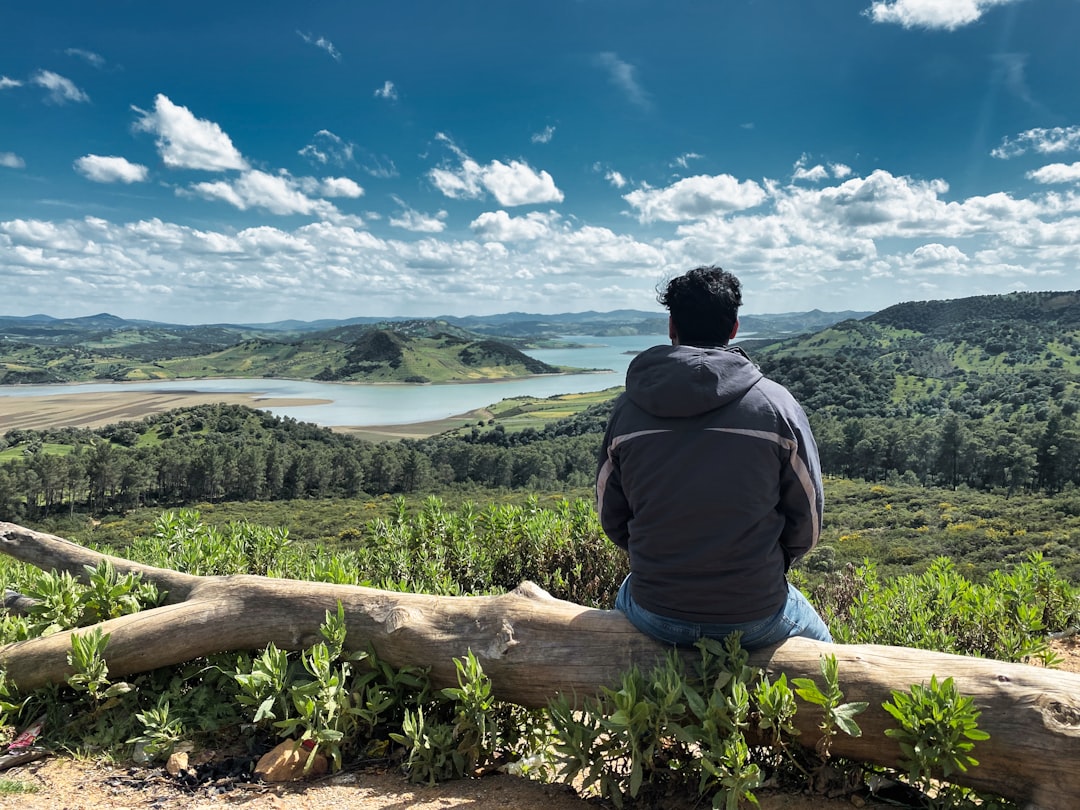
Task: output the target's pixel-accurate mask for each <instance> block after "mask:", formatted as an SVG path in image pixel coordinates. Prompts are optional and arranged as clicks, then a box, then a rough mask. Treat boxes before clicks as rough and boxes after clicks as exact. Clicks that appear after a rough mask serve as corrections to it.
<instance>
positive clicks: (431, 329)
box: [0, 316, 566, 385]
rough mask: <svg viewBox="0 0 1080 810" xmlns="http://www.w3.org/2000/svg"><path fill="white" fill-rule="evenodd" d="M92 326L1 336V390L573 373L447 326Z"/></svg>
mask: <svg viewBox="0 0 1080 810" xmlns="http://www.w3.org/2000/svg"><path fill="white" fill-rule="evenodd" d="M99 322H101V325H100V328H97V324H98V323H99ZM93 323H94V324H95V328H89V327H88V328H87V329H85V330H79V329H68V328H66V327H59V328H56V329H50V330H33V329H30V330H27V329H24V330H23V334H21V335H19V336H17V337H7V338H3V339H0V385H4V384H7V385H11V384H18V383H24V384H27V383H37V384H40V383H65V382H89V381H94V380H113V381H134V380H172V379H195V378H198V379H206V378H211V377H230V378H249V377H276V378H290V379H307V380H321V381H326V382H398V383H430V382H449V381H465V380H490V379H507V378H512V377H521V376H526V375H530V374H557V373H560V372H563V371H566V369H559V368H556V367H554V366H550V365H548V364H546V363H542V362H540V361H538V360H534V359H533V358H531V357H529V356H528V355H526V354H524V353H522V352H521V351H520V350H518V349H517V348H514V347H513V346H510V345H508V344H506V343H503V342H500V341H496V340H493V339H491V338H488V337H486V336H483V335H477V334H475V333H471V332H468V331H467V330H464V329H461V328H459V327H456V326H453V325H451V324H448V323H446V322H444V321H397V322H394V323H392V324H372V325H363V326H346V327H336V328H334V329H329V330H326V331H323V332H314V333H310V334H304V335H301V336H298V337H291V338H290V337H288V336H284V335H281V334H275V333H269V334H265V333H263V334H254V333H252V331H251V330H241V329H235V328H224V327H191V328H171V327H170V328H166V327H160V326H154V325H151V326H132V327H125V328H120V327H118V326H117V325H116V324H115V323H113V322H112V321H111V320H110V319H109V318H108V317H107V316H106V317H102V318H98V319H97V320H95V321H93ZM9 331H10V330H9Z"/></svg>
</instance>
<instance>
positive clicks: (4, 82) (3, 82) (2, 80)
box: [0, 76, 23, 90]
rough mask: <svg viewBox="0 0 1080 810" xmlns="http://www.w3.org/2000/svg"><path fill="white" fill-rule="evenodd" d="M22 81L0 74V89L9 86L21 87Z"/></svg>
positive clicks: (5, 88)
mask: <svg viewBox="0 0 1080 810" xmlns="http://www.w3.org/2000/svg"><path fill="white" fill-rule="evenodd" d="M22 85H23V83H22V82H20V81H19V80H18V79H12V78H10V77H8V76H0V90H7V89H8V88H9V87H22Z"/></svg>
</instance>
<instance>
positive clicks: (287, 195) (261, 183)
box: [188, 170, 336, 217]
mask: <svg viewBox="0 0 1080 810" xmlns="http://www.w3.org/2000/svg"><path fill="white" fill-rule="evenodd" d="M300 185H301V184H300V183H298V182H297V181H296V180H294V179H293V178H292V177H290V176H289V175H287V174H268V173H267V172H263V171H258V170H253V171H246V172H244V173H243V174H241V175H240V176H239V177H238V178H236V179H235V180H233V181H231V182H226V181H223V180H219V181H215V182H206V183H195V184H193V185H192V186H191V188H190V190H189V192H188V193H194V194H197V195H199V196H201V197H205V198H206V199H211V200H213V199H217V200H222V201H224V202H227V203H229V204H230V205H232V206H235V207H236V208H239V209H240V210H241V211H246V210H247V209H249V208H262V209H264V210H266V211H269V212H270V213H272V214H280V215H282V216H285V215H288V214H316V215H319V216H323V217H326V216H332V215H333V214H334V213H336V209H335V208H334V206H333V205H332V204H331V203H328V202H326V201H325V200H316V199H313V198H312V197H309V196H308V195H307V194H305V193H304V191H303V190H302V189H301V188H300Z"/></svg>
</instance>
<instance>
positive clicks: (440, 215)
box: [389, 194, 448, 233]
mask: <svg viewBox="0 0 1080 810" xmlns="http://www.w3.org/2000/svg"><path fill="white" fill-rule="evenodd" d="M393 200H394V202H396V203H397V204H398V205H399V206H400V207H401V212H400V213H399V214H396V215H394V216H391V217H390V220H389V222H390V224H391V225H393V226H394V227H395V228H402V229H404V230H406V231H413V232H415V233H442V232H443V231H444V230H446V218H447V216H448V214H447V213H446V211H442V210H440V211H438V212H436V213H435V214H424V213H421V212H420V211H417V210H415V209H413V208H411V207H410V206H409V205H407V204H406V203H405V201H404V200H402V199H401V198H400V197H398V196H397V195H396V194H395V195H393Z"/></svg>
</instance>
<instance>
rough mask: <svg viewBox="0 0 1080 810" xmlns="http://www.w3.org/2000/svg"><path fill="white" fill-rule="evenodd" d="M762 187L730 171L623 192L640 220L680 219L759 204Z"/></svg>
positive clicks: (672, 220) (763, 194)
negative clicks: (656, 187) (654, 187)
mask: <svg viewBox="0 0 1080 810" xmlns="http://www.w3.org/2000/svg"><path fill="white" fill-rule="evenodd" d="M766 196H767V195H766V193H765V189H763V188H762V187H761V186H760V185H759V184H758V183H756V182H754V181H753V180H742V181H740V180H738V179H736V178H735V177H732V176H731V175H730V174H718V175H696V176H694V177H687V178H685V179H683V180H679V181H678V182H676V183H673V184H672V185H670V186H667V187H666V188H658V189H652V188H642V189H637V190H636V191H631V192H630V193H629V194H624V195H623V199H624V200H626V201H627V202H628V203H630V205H631V206H632V207H633V208H635V209H636V210H637V213H638V219H639V220H640V221H641V222H653V221H661V222H683V221H687V220H694V219H701V218H704V217H708V216H710V215H714V214H720V213H726V212H730V211H741V210H743V209H746V208H753V207H755V206H757V205H761V203H763V202H764V201H765V199H766Z"/></svg>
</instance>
